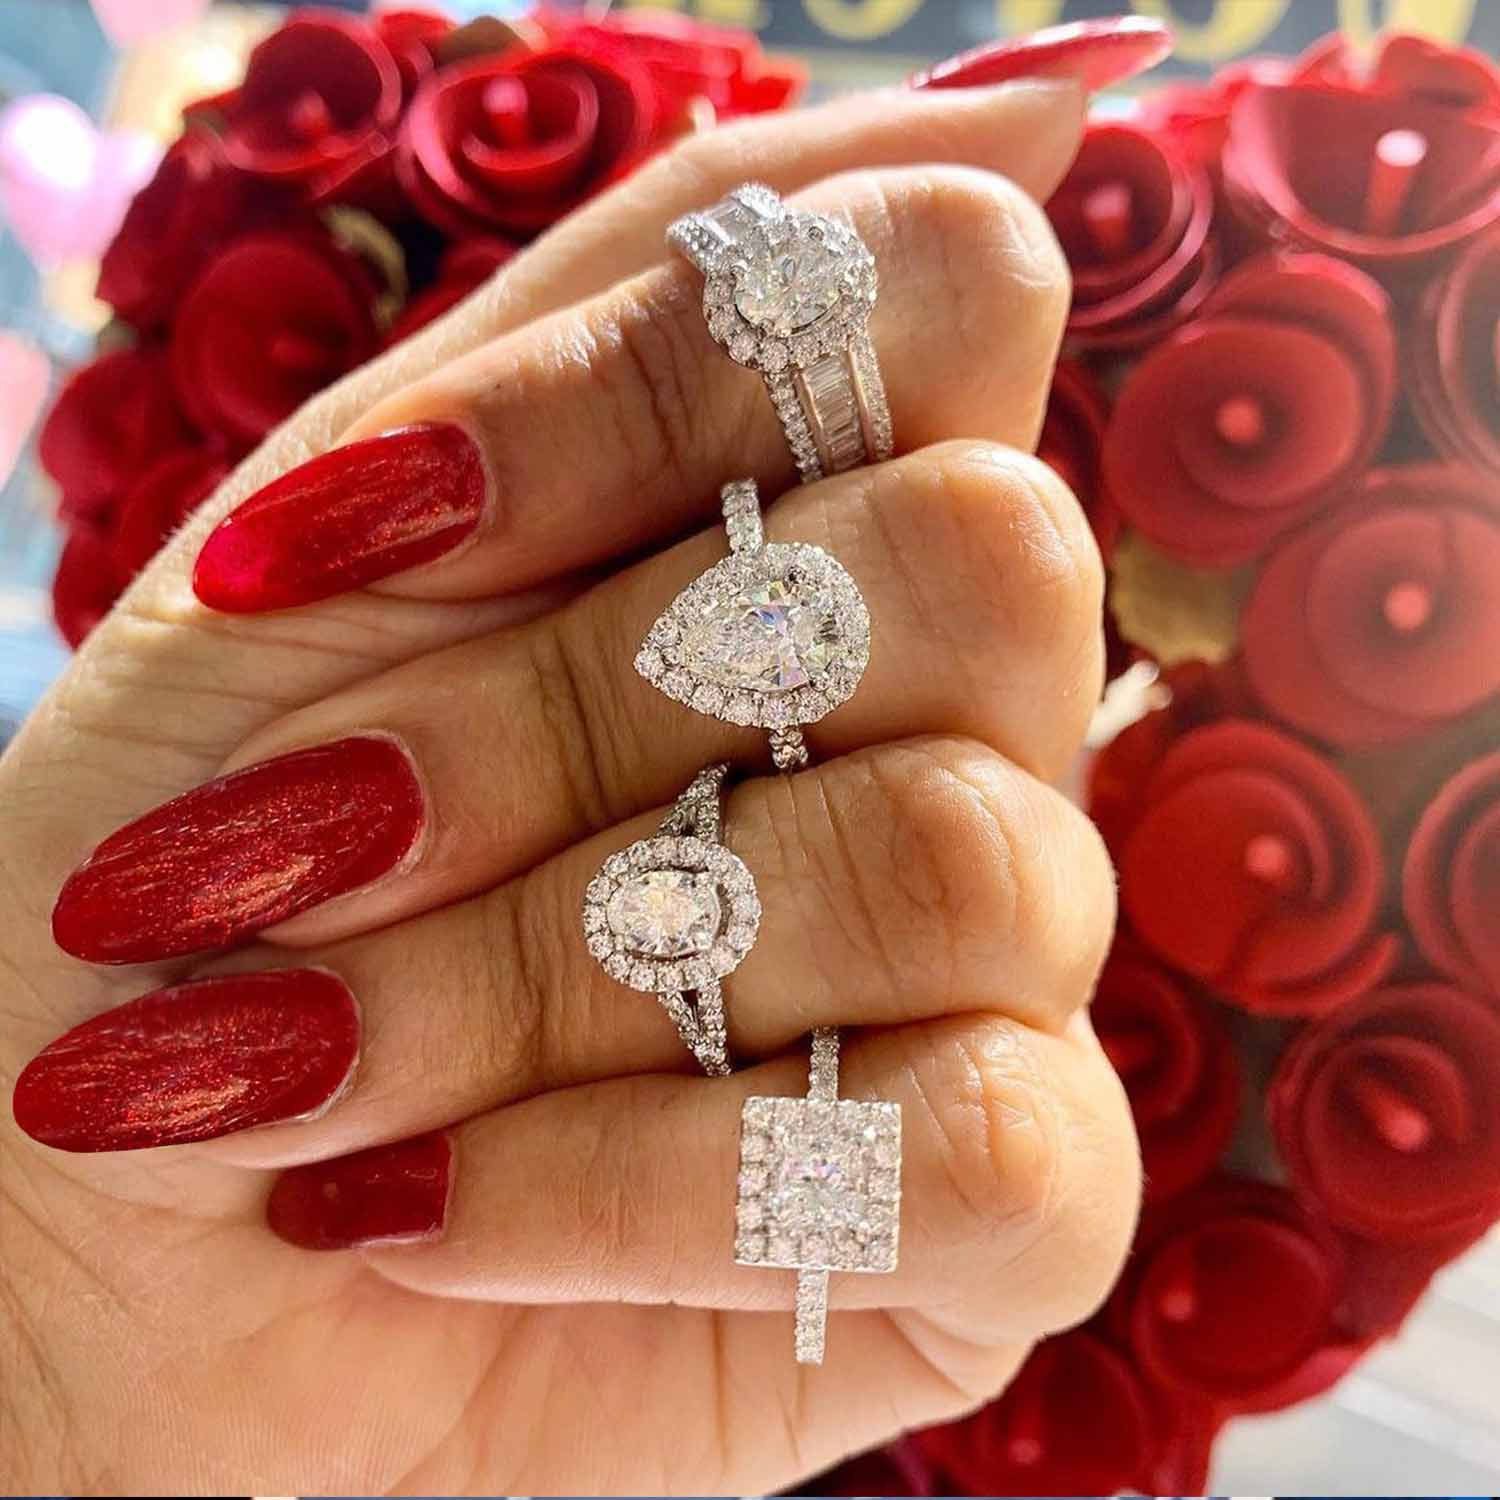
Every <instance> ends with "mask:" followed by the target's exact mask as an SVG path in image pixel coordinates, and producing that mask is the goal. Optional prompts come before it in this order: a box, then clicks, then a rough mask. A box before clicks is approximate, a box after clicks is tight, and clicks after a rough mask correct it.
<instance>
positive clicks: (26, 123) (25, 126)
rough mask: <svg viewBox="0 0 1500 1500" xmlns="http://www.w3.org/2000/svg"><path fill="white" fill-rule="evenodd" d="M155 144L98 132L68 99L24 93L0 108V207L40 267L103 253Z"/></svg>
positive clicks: (157, 151) (150, 164)
mask: <svg viewBox="0 0 1500 1500" xmlns="http://www.w3.org/2000/svg"><path fill="white" fill-rule="evenodd" d="M160 155H161V147H160V146H159V145H158V144H157V143H156V142H155V141H153V140H151V139H150V138H149V137H148V136H145V135H141V134H139V133H138V132H135V131H117V132H110V133H101V132H100V131H99V130H98V129H97V128H96V127H95V125H94V122H93V121H92V120H91V119H89V117H88V116H87V115H86V114H85V113H84V112H83V110H81V109H80V108H79V107H78V106H77V105H76V104H74V103H73V102H72V101H71V100H70V99H63V98H61V97H59V96H58V95H56V94H25V95H23V96H22V97H21V98H19V99H16V100H13V101H12V102H11V103H10V104H8V105H6V107H5V108H4V109H3V110H0V212H3V213H4V215H5V218H6V219H7V220H8V221H9V224H10V228H11V231H12V232H13V233H14V235H15V237H16V239H17V240H19V241H20V244H21V247H22V249H24V250H25V251H26V253H27V254H28V255H29V256H30V257H31V259H32V260H33V261H34V262H35V263H36V265H37V266H39V267H48V266H54V265H57V264H59V263H60V262H62V261H67V260H75V259H79V258H88V259H93V258H96V257H97V256H99V255H100V254H102V253H103V250H104V247H105V246H106V245H107V244H108V243H109V241H110V239H111V237H112V236H113V235H114V232H115V230H117V229H118V228H119V227H120V220H121V219H122V218H123V217H124V216H125V209H126V206H127V205H128V204H129V202H130V200H131V198H132V197H133V196H134V194H135V192H136V190H137V189H138V188H140V187H141V186H142V185H143V184H144V183H145V181H146V179H147V178H148V177H150V175H151V173H152V171H153V170H154V169H155V167H156V162H157V160H158V158H159V157H160Z"/></svg>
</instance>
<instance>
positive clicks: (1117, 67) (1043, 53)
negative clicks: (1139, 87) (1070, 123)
mask: <svg viewBox="0 0 1500 1500" xmlns="http://www.w3.org/2000/svg"><path fill="white" fill-rule="evenodd" d="M1171 50H1172V33H1171V31H1170V30H1169V29H1168V28H1167V27H1166V26H1163V25H1162V23H1161V22H1160V21H1153V20H1151V19H1150V18H1149V17H1147V16H1113V17H1110V18H1109V19H1107V20H1099V21H1073V22H1070V23H1068V24H1066V25H1063V26H1048V27H1046V28H1045V29H1044V30H1041V31H1033V32H1031V33H1030V34H1029V35H1027V36H1015V37H1006V38H1004V39H1003V40H1001V41H998V42H987V43H985V45H984V46H982V47H975V48H974V49H973V50H972V51H969V52H960V53H959V54H958V56H957V57H950V58H949V59H948V60H947V61H946V62H940V63H936V64H934V65H933V66H932V67H930V68H927V69H925V70H924V71H923V72H921V73H917V74H915V75H914V76H913V77H912V78H911V79H909V80H908V82H909V83H910V85H911V87H912V88H918V89H966V88H981V87H984V86H985V85H987V84H993V83H1010V82H1012V81H1014V80H1015V79H1019V78H1069V79H1072V80H1074V81H1075V82H1077V83H1080V84H1082V85H1083V87H1084V88H1085V89H1086V90H1087V91H1088V92H1090V93H1093V92H1094V91H1095V90H1097V89H1103V88H1108V87H1109V86H1110V85H1111V84H1114V83H1123V82H1124V81H1125V80H1126V79H1127V78H1133V77H1134V76H1135V75H1136V74H1137V73H1144V72H1145V71H1146V69H1147V68H1154V67H1155V66H1156V64H1157V63H1159V62H1160V61H1161V60H1162V59H1163V58H1164V57H1166V56H1167V55H1168V54H1169V53H1170V52H1171Z"/></svg>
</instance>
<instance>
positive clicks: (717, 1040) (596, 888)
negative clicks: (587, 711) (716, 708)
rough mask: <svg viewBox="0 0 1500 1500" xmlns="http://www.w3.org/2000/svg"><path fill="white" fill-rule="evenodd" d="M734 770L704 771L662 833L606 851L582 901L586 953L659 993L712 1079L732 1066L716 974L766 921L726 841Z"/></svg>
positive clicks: (613, 973)
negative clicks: (723, 799) (724, 798)
mask: <svg viewBox="0 0 1500 1500" xmlns="http://www.w3.org/2000/svg"><path fill="white" fill-rule="evenodd" d="M728 774H729V767H728V766H727V765H713V766H709V767H707V768H706V769H705V770H702V771H700V772H699V773H698V775H697V776H695V777H694V778H693V781H692V784H691V785H690V786H689V787H688V789H687V790H686V791H685V792H683V794H682V795H681V796H680V797H679V798H678V799H677V801H676V802H675V803H674V804H673V806H672V810H671V811H670V812H669V813H668V814H667V816H666V817H665V818H664V819H663V820H662V823H661V827H660V829H659V830H658V832H657V835H656V837H655V838H650V839H640V840H638V841H637V842H636V843H634V844H631V845H630V847H629V848H628V849H622V850H620V852H619V853H618V854H612V855H610V857H609V858H608V859H607V860H605V861H604V865H603V867H602V868H601V869H600V871H599V873H598V874H597V875H596V876H595V877H594V878H593V880H592V881H590V882H589V886H588V890H587V891H586V892H585V893H584V898H583V932H584V940H585V942H586V943H587V945H588V950H589V952H590V953H592V954H593V955H594V957H595V958H596V959H598V960H599V962H600V964H601V965H602V966H603V968H604V971H605V973H606V974H608V975H609V976H610V978H612V979H618V980H619V981H620V983H621V984H626V985H629V986H630V988H631V989H633V990H640V991H642V992H643V993H645V994H648V995H655V996H656V997H657V998H658V999H659V1000H660V1001H661V1004H662V1008H663V1009H664V1010H665V1011H666V1013H667V1014H668V1015H669V1016H670V1017H671V1018H672V1022H673V1024H674V1025H675V1026H676V1027H677V1032H678V1035H679V1036H681V1038H682V1040H683V1041H684V1042H685V1043H686V1044H687V1047H688V1049H689V1050H690V1051H691V1052H692V1054H693V1056H694V1057H696V1058H697V1059H698V1061H699V1062H700V1063H701V1064H702V1066H703V1071H704V1072H705V1073H708V1074H710V1075H711V1076H714V1077H722V1076H724V1075H725V1074H727V1073H728V1072H729V1042H728V1036H727V1033H726V1030H725V1024H724V995H723V991H722V989H721V988H720V985H719V981H720V980H721V979H722V978H723V977H724V976H725V975H726V974H729V973H731V972H732V971H733V970H735V969H737V968H738V967H739V965H740V963H741V961H742V960H743V959H744V957H745V955H746V954H747V953H748V952H749V951H750V949H751V947H752V946H753V945H754V943H755V934H756V931H757V930H758V928H759V926H760V898H759V897H758V896H757V895H756V893H755V880H754V878H753V877H752V876H751V874H750V871H749V870H748V869H747V868H746V866H745V863H744V861H743V860H742V859H740V858H739V857H738V856H737V855H735V854H732V853H731V852H730V851H729V850H728V849H726V848H725V847H724V843H723V827H722V824H723V815H722V811H721V808H720V805H719V799H720V796H721V794H722V792H723V788H724V780H725V777H726V776H727V775H728ZM693 995H695V996H696V1004H695V1003H694V1001H693V1000H692V999H690V998H689V996H693Z"/></svg>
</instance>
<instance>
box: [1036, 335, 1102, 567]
mask: <svg viewBox="0 0 1500 1500" xmlns="http://www.w3.org/2000/svg"><path fill="white" fill-rule="evenodd" d="M1108 425H1109V397H1108V396H1107V395H1106V394H1105V391H1104V387H1103V386H1102V385H1100V384H1099V382H1098V381H1097V380H1096V379H1095V378H1094V376H1093V375H1091V374H1090V373H1089V371H1088V369H1087V367H1086V366H1084V365H1082V364H1080V363H1079V362H1078V361H1077V360H1067V359H1065V360H1061V361H1060V362H1059V363H1058V366H1057V368H1056V370H1054V371H1053V374H1052V389H1051V392H1050V393H1049V395H1048V398H1047V414H1046V417H1045V419H1044V420H1043V422H1042V433H1041V437H1040V438H1039V439H1038V440H1037V450H1036V451H1037V457H1038V458H1040V459H1042V460H1043V461H1044V462H1045V463H1047V464H1049V465H1051V467H1052V468H1053V469H1055V470H1056V471H1057V473H1058V474H1059V475H1060V476H1061V478H1062V480H1063V482H1064V483H1065V484H1066V485H1067V486H1068V488H1069V489H1070V490H1072V491H1073V493H1074V494H1075V495H1076V496H1077V497H1078V501H1079V504H1081V505H1082V506H1083V511H1084V514H1085V515H1086V516H1087V517H1088V521H1089V527H1090V529H1091V530H1092V531H1093V533H1094V540H1095V541H1096V542H1098V544H1099V550H1100V552H1102V553H1103V554H1104V556H1105V558H1106V560H1107V559H1108V557H1109V555H1110V553H1111V551H1112V550H1113V548H1114V544H1115V539H1116V538H1117V537H1118V536H1119V533H1120V514H1119V511H1118V510H1117V509H1116V507H1115V503H1114V498H1113V497H1112V496H1111V495H1110V493H1109V485H1108V484H1107V483H1106V481H1105V478H1104V471H1103V467H1102V465H1101V463H1100V456H1101V452H1102V449H1103V445H1104V432H1105V429H1106V427H1107V426H1108Z"/></svg>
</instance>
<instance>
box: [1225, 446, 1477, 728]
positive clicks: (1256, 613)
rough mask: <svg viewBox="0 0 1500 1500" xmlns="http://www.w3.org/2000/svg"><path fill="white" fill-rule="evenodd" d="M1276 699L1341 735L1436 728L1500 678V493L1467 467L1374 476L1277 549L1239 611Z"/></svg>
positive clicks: (1249, 665) (1248, 662)
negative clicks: (1497, 495) (1348, 498)
mask: <svg viewBox="0 0 1500 1500" xmlns="http://www.w3.org/2000/svg"><path fill="white" fill-rule="evenodd" d="M1240 634H1241V641H1242V646H1243V650H1244V656H1245V669H1246V672H1247V674H1248V676H1249V679H1250V683H1251V686H1252V687H1253V688H1254V689H1255V692H1256V694H1257V695H1258V696H1259V697H1260V699H1261V700H1262V701H1263V702H1264V703H1265V705H1266V707H1267V708H1269V709H1270V711H1271V712H1272V713H1273V714H1275V715H1277V716H1278V717H1279V718H1282V719H1285V720H1286V721H1287V722H1288V723H1289V724H1294V725H1296V727H1297V728H1299V729H1303V730H1306V731H1307V732H1308V733H1309V734H1314V735H1317V736H1318V737H1319V738H1321V739H1325V740H1329V741H1331V742H1332V743H1334V744H1337V745H1343V746H1361V745H1374V744H1380V743H1383V742H1391V741H1396V740H1401V739H1405V738H1408V737H1410V736H1413V735H1418V734H1424V733H1430V732H1431V731H1432V730H1434V729H1436V728H1439V727H1441V726H1443V725H1445V724H1447V723H1450V722H1453V721H1455V720H1456V719H1457V718H1458V716H1460V715H1462V714H1466V713H1468V712H1469V711H1470V710H1471V709H1474V708H1477V707H1478V706H1479V705H1480V704H1481V703H1483V702H1484V701H1485V700H1486V699H1488V698H1490V697H1491V696H1492V695H1493V694H1494V693H1495V692H1496V691H1497V689H1500V503H1497V500H1496V497H1495V486H1494V483H1493V481H1491V480H1487V479H1484V478H1482V477H1481V476H1480V475H1478V474H1475V473H1473V472H1472V471H1469V470H1464V469H1460V468H1456V467H1451V468H1443V467H1441V466H1437V465H1432V466H1421V467H1411V468H1404V469H1388V470H1383V471H1379V472H1376V473H1372V474H1370V475H1369V476H1368V477H1367V478H1366V480H1365V482H1364V483H1363V484H1362V485H1361V486H1360V488H1359V490H1358V491H1357V492H1355V494H1354V495H1353V496H1352V497H1351V499H1350V500H1349V502H1348V503H1347V504H1345V505H1342V506H1340V507H1339V508H1338V509H1337V510H1336V511H1333V512H1331V513H1330V514H1329V515H1327V516H1325V517H1323V518H1322V519H1321V520H1319V521H1317V522H1315V523H1314V524H1313V525H1312V526H1310V527H1309V528H1307V529H1306V530H1305V531H1302V532H1299V533H1298V534H1297V535H1296V536H1293V537H1291V538H1290V539H1289V540H1288V541H1287V542H1285V543H1284V544H1283V545H1282V546H1281V547H1280V548H1278V550H1277V551H1276V552H1275V553H1274V554H1273V555H1272V556H1271V558H1270V559H1269V560H1268V561H1267V563H1266V565H1265V567H1264V569H1263V570H1262V572H1261V574H1260V577H1259V578H1258V579H1257V580H1256V583H1255V588H1254V591H1253V592H1252V593H1251V595H1250V598H1249V601H1248V603H1247V604H1246V606H1245V609H1244V612H1243V614H1242V616H1241V619H1240Z"/></svg>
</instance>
